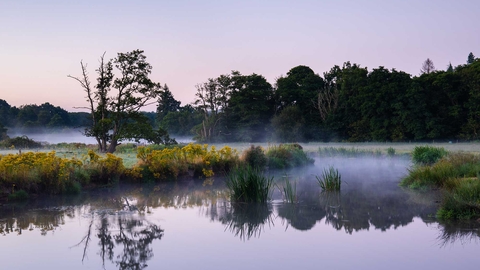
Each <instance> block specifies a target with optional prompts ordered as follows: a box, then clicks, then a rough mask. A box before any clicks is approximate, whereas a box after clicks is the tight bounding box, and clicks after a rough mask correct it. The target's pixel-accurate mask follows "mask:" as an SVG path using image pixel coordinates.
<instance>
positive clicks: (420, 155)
mask: <svg viewBox="0 0 480 270" xmlns="http://www.w3.org/2000/svg"><path fill="white" fill-rule="evenodd" d="M446 155H447V151H446V150H445V149H444V148H442V147H433V146H416V147H415V148H414V149H413V152H412V160H413V162H415V163H416V164H422V165H431V164H434V163H435V162H437V161H438V160H440V159H441V158H442V157H444V156H446Z"/></svg>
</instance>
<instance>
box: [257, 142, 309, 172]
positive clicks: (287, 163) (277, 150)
mask: <svg viewBox="0 0 480 270" xmlns="http://www.w3.org/2000/svg"><path fill="white" fill-rule="evenodd" d="M266 156H267V164H268V168H269V169H288V168H293V167H299V166H305V165H308V164H312V163H313V162H314V160H313V159H312V158H309V157H308V156H307V154H306V153H305V152H304V151H303V149H302V147H301V146H300V145H298V144H280V145H278V146H269V147H268V149H267V152H266Z"/></svg>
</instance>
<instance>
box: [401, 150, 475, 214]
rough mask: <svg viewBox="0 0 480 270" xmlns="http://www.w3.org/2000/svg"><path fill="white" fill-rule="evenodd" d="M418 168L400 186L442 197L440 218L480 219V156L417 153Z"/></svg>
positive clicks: (461, 153)
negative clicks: (429, 191)
mask: <svg viewBox="0 0 480 270" xmlns="http://www.w3.org/2000/svg"><path fill="white" fill-rule="evenodd" d="M415 150H416V151H414V154H413V160H414V162H415V165H414V166H413V168H412V169H410V170H409V174H408V176H407V177H405V178H404V179H403V180H402V181H401V183H400V185H401V186H403V187H408V188H411V189H417V190H424V191H428V190H431V189H440V190H441V191H442V194H443V198H442V201H441V205H440V209H439V210H438V212H437V217H438V218H440V219H444V220H471V219H478V218H480V156H479V155H478V154H473V153H465V152H455V153H450V152H447V151H445V150H444V149H439V148H435V147H423V148H421V149H415Z"/></svg>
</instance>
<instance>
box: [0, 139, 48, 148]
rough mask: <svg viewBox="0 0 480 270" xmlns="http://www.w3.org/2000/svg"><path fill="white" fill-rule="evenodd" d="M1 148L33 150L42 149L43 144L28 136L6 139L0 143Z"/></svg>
mask: <svg viewBox="0 0 480 270" xmlns="http://www.w3.org/2000/svg"><path fill="white" fill-rule="evenodd" d="M0 147H1V148H15V149H29V148H30V149H31V148H41V147H42V144H41V143H39V142H36V141H34V140H32V139H30V138H28V137H27V136H21V137H15V138H9V139H5V140H3V141H1V142H0Z"/></svg>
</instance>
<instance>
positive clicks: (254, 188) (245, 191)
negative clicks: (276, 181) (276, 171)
mask: <svg viewBox="0 0 480 270" xmlns="http://www.w3.org/2000/svg"><path fill="white" fill-rule="evenodd" d="M226 184H227V187H228V189H229V190H230V196H231V197H230V198H231V200H232V201H233V202H246V203H250V202H256V203H266V202H267V201H268V200H269V198H270V195H271V191H272V187H273V177H266V176H264V175H263V173H262V171H261V170H260V169H258V168H252V167H250V166H245V167H238V168H236V169H233V170H231V171H230V173H229V174H228V177H227V182H226Z"/></svg>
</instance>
